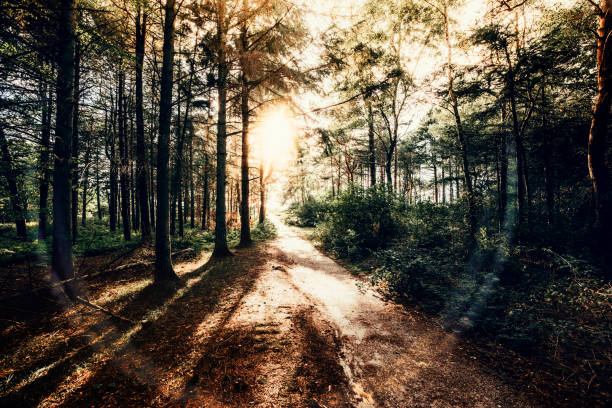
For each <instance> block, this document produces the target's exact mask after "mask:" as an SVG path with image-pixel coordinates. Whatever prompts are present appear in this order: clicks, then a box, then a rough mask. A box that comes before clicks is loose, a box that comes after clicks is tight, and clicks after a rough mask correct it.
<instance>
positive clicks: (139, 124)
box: [136, 1, 151, 245]
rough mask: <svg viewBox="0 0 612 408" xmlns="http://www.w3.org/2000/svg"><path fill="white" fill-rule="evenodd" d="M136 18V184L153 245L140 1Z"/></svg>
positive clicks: (144, 226)
mask: <svg viewBox="0 0 612 408" xmlns="http://www.w3.org/2000/svg"><path fill="white" fill-rule="evenodd" d="M137 7H138V12H137V16H136V183H137V186H138V189H137V190H138V204H139V208H140V223H141V226H142V229H141V231H142V232H141V233H142V242H143V244H146V245H148V244H150V243H151V224H150V218H149V192H148V190H147V178H148V175H147V159H146V147H145V130H144V107H143V92H142V70H143V65H144V54H145V37H146V32H147V13H146V12H142V10H141V2H140V1H138V6H137Z"/></svg>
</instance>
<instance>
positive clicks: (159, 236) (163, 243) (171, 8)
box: [154, 0, 178, 282]
mask: <svg viewBox="0 0 612 408" xmlns="http://www.w3.org/2000/svg"><path fill="white" fill-rule="evenodd" d="M164 11H165V18H164V43H163V54H164V55H163V61H162V74H161V93H160V101H159V139H158V146H157V223H156V225H155V272H154V274H155V281H156V282H162V281H169V280H177V279H178V276H176V274H175V273H174V269H173V268H172V259H171V257H170V236H169V234H168V216H169V214H168V204H169V203H168V199H169V197H168V159H169V150H170V146H169V145H170V122H171V119H172V82H173V81H172V77H173V72H172V71H173V60H174V20H175V18H176V10H175V0H166V5H165V6H164Z"/></svg>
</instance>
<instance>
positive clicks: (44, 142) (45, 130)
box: [38, 84, 53, 240]
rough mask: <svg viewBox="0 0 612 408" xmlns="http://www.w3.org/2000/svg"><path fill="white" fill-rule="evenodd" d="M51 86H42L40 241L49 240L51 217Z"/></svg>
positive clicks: (39, 195)
mask: <svg viewBox="0 0 612 408" xmlns="http://www.w3.org/2000/svg"><path fill="white" fill-rule="evenodd" d="M47 88H48V89H47ZM51 92H52V90H51V87H50V86H47V85H46V84H45V85H42V89H41V96H42V97H43V98H42V101H43V102H42V103H43V108H42V132H41V145H40V174H41V177H40V187H39V190H38V192H39V194H38V197H39V213H38V239H39V240H44V239H46V238H47V222H48V215H49V208H48V201H49V183H50V182H51V169H50V162H49V149H50V146H51V111H52V109H53V95H52V93H51Z"/></svg>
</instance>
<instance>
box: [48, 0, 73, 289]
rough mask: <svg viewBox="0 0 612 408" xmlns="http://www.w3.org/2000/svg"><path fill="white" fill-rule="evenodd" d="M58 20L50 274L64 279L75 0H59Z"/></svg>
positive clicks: (68, 272) (68, 263) (68, 251)
mask: <svg viewBox="0 0 612 408" xmlns="http://www.w3.org/2000/svg"><path fill="white" fill-rule="evenodd" d="M59 8H60V10H61V12H60V20H59V26H58V33H57V34H58V36H57V37H58V38H61V39H62V41H61V42H60V49H59V52H58V61H57V66H58V69H57V95H56V98H57V99H56V100H57V109H56V119H55V143H54V148H53V154H54V158H55V159H54V166H53V246H52V255H51V276H52V277H53V278H54V279H58V280H66V279H70V278H73V277H74V268H73V265H72V241H71V234H70V192H71V180H72V177H71V176H72V163H71V152H70V147H71V143H72V129H73V126H72V115H73V111H74V100H73V97H74V93H73V92H74V89H73V88H74V82H73V81H74V66H75V61H74V46H75V45H74V44H75V25H76V0H61V1H60V2H59ZM64 288H65V291H66V294H67V295H68V296H69V297H71V298H72V299H74V298H75V297H76V296H77V293H78V292H77V289H76V286H75V285H74V284H73V282H72V281H71V282H70V283H66V284H64Z"/></svg>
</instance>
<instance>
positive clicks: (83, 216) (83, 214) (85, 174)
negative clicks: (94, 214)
mask: <svg viewBox="0 0 612 408" xmlns="http://www.w3.org/2000/svg"><path fill="white" fill-rule="evenodd" d="M90 157H91V146H88V147H87V150H86V151H85V159H84V160H83V162H84V163H83V164H84V165H85V168H84V169H83V191H82V192H81V197H82V201H81V225H82V226H85V225H86V223H87V188H88V187H89V160H90Z"/></svg>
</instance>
